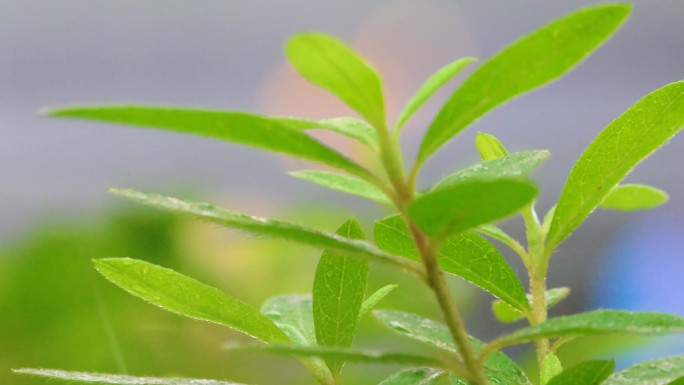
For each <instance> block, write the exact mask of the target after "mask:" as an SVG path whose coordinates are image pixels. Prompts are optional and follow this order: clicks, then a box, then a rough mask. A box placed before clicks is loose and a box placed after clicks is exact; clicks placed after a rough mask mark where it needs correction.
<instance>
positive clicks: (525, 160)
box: [433, 150, 551, 189]
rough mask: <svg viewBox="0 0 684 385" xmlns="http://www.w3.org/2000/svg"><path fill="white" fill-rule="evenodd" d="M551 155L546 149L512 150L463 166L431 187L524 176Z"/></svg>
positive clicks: (437, 187) (439, 187) (438, 187)
mask: <svg viewBox="0 0 684 385" xmlns="http://www.w3.org/2000/svg"><path fill="white" fill-rule="evenodd" d="M549 155H551V153H550V152H548V151H546V150H532V151H520V152H514V153H512V154H510V155H507V156H504V157H502V158H498V159H493V160H488V161H484V162H482V163H478V164H476V165H475V166H471V167H468V168H464V169H462V170H459V171H456V172H455V173H453V174H451V175H449V176H447V177H446V178H444V179H442V180H441V181H439V182H438V183H437V184H436V185H435V186H434V187H433V189H441V188H445V187H449V186H453V185H455V184H458V183H461V182H465V181H469V180H494V179H501V178H514V177H520V176H526V175H528V174H529V173H531V172H532V171H534V170H535V169H536V168H537V167H539V166H540V165H541V164H542V163H544V161H545V160H546V159H547V158H548V157H549Z"/></svg>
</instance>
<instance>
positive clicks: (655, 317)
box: [492, 310, 684, 348]
mask: <svg viewBox="0 0 684 385" xmlns="http://www.w3.org/2000/svg"><path fill="white" fill-rule="evenodd" d="M674 332H684V318H681V317H678V316H676V315H671V314H663V313H650V312H629V311H621V310H594V311H590V312H586V313H579V314H574V315H570V316H565V317H557V318H551V319H549V320H547V321H546V322H543V323H541V324H538V325H535V326H530V327H528V328H524V329H520V330H517V331H515V332H513V333H511V334H508V335H505V336H503V337H500V338H498V339H496V340H495V341H494V342H493V343H492V344H493V345H494V346H496V347H499V348H500V347H504V346H510V345H517V344H521V343H524V342H528V341H533V340H536V339H539V338H556V337H565V336H586V335H599V334H611V333H633V334H647V335H650V334H663V333H674Z"/></svg>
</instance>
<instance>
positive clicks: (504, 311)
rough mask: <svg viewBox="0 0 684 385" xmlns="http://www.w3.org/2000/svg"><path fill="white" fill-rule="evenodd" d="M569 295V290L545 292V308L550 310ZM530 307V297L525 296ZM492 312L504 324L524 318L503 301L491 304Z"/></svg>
mask: <svg viewBox="0 0 684 385" xmlns="http://www.w3.org/2000/svg"><path fill="white" fill-rule="evenodd" d="M569 294H570V288H567V287H557V288H554V289H549V290H547V291H546V294H545V296H546V307H547V309H551V308H553V307H554V306H556V305H557V304H558V303H559V302H560V301H562V300H563V299H565V298H566V297H567V296H568V295H569ZM527 300H528V301H529V302H530V306H531V304H532V303H533V300H532V296H531V295H529V294H528V295H527ZM492 311H493V312H494V315H495V316H496V318H497V319H498V320H499V321H501V322H504V323H512V322H515V321H517V320H519V319H521V318H523V317H524V315H523V314H522V313H521V312H520V310H518V309H515V308H513V307H511V306H510V305H508V304H507V303H505V302H503V301H500V300H499V301H494V302H492Z"/></svg>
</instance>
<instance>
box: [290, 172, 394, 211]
mask: <svg viewBox="0 0 684 385" xmlns="http://www.w3.org/2000/svg"><path fill="white" fill-rule="evenodd" d="M289 174H290V175H292V176H294V177H296V178H299V179H304V180H305V181H309V182H312V183H316V184H319V185H321V186H324V187H327V188H329V189H332V190H336V191H341V192H343V193H347V194H352V195H357V196H360V197H363V198H367V199H370V200H374V201H376V202H379V203H384V204H390V203H391V201H390V199H389V198H388V197H387V195H385V194H384V193H383V192H382V190H380V189H379V188H377V187H376V186H375V185H373V184H371V183H368V182H366V181H365V180H363V179H360V178H357V177H354V176H350V175H344V174H340V173H337V172H331V171H321V170H302V171H294V172H290V173H289Z"/></svg>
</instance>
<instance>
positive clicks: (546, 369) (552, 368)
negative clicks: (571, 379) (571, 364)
mask: <svg viewBox="0 0 684 385" xmlns="http://www.w3.org/2000/svg"><path fill="white" fill-rule="evenodd" d="M562 371H563V365H562V364H561V362H560V360H559V359H558V356H556V355H555V354H553V353H548V354H547V355H546V357H544V360H543V361H542V364H541V370H540V373H539V377H540V382H541V384H542V385H547V384H548V382H549V380H550V379H551V378H553V377H556V376H557V375H558V374H560V372H562ZM577 383H580V384H584V383H583V382H576V384H577ZM587 385H588V384H587Z"/></svg>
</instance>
